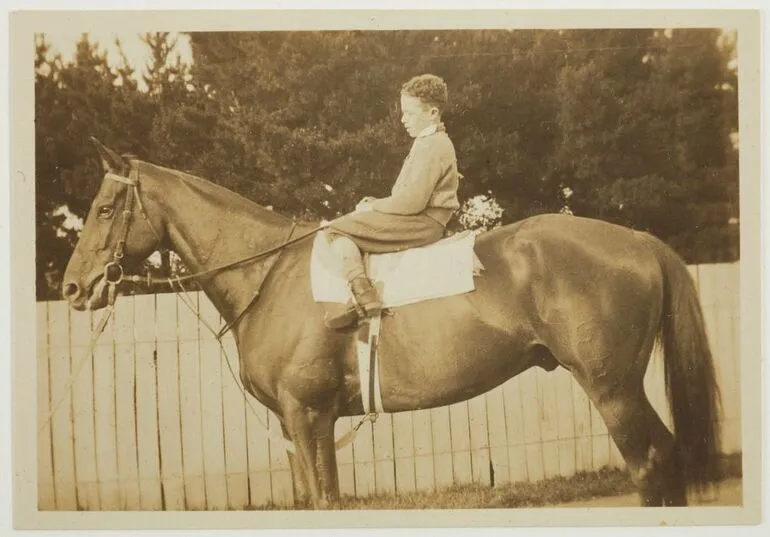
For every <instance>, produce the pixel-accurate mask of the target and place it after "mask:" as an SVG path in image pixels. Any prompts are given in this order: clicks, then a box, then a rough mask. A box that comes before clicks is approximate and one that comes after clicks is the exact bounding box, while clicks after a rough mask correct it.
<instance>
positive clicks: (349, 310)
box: [324, 277, 382, 329]
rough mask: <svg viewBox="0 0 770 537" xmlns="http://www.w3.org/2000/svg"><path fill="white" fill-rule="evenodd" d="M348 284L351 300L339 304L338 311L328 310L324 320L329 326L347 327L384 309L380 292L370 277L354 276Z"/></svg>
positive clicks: (336, 327)
mask: <svg viewBox="0 0 770 537" xmlns="http://www.w3.org/2000/svg"><path fill="white" fill-rule="evenodd" d="M348 286H349V288H350V293H351V295H352V298H351V300H350V301H349V302H348V303H347V304H339V309H338V310H337V311H327V312H326V315H325V317H324V322H325V323H326V326H328V327H329V328H335V329H340V328H346V327H348V326H352V325H354V324H356V323H357V322H358V321H360V320H362V319H366V318H368V317H374V316H376V315H377V314H379V313H380V312H381V311H382V301H381V300H380V296H379V293H378V292H377V289H376V288H375V287H374V285H372V282H371V280H370V279H369V278H366V277H357V278H354V279H352V280H351V281H349V282H348Z"/></svg>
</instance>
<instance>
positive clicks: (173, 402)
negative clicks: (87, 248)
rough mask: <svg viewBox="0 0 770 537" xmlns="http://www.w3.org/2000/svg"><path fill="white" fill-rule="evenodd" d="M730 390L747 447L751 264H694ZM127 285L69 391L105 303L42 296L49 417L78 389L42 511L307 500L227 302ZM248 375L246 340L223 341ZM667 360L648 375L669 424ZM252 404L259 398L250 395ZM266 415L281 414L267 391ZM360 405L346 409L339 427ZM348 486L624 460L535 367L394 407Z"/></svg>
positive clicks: (342, 456)
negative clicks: (253, 389)
mask: <svg viewBox="0 0 770 537" xmlns="http://www.w3.org/2000/svg"><path fill="white" fill-rule="evenodd" d="M690 269H691V274H692V275H693V277H694V279H695V281H696V283H697V285H698V289H699V294H700V298H701V301H702V305H703V310H704V314H705V318H706V323H707V329H708V334H709V339H710V342H711V345H712V349H713V352H714V356H715V359H716V366H717V375H718V381H719V384H720V388H721V390H722V398H723V410H724V412H723V416H722V418H721V419H722V423H723V428H724V429H723V430H724V438H723V445H722V451H723V452H725V453H730V452H738V451H740V450H741V426H740V386H739V378H740V371H739V365H740V346H739V343H740V323H739V310H740V304H739V278H738V276H739V265H738V264H719V265H700V266H693V267H690ZM190 298H191V299H192V301H193V302H194V303H195V304H196V305H197V306H198V307H199V308H200V310H201V311H202V314H203V315H202V317H203V320H199V319H197V318H196V317H195V316H194V315H193V314H192V313H191V312H190V310H189V309H188V308H187V307H186V306H185V305H184V304H182V303H181V302H179V301H178V299H177V298H176V297H175V296H174V295H173V294H160V295H145V296H136V297H123V298H120V299H119V300H118V301H117V304H116V308H115V314H114V317H113V319H112V320H111V321H110V323H109V324H108V326H107V329H106V331H105V333H104V334H102V336H101V338H100V339H99V340H98V344H97V345H96V348H95V350H94V353H93V359H92V360H90V361H89V362H88V363H87V365H86V367H85V368H84V369H83V371H82V372H81V373H80V375H79V376H78V377H77V380H76V381H75V383H74V385H73V387H72V389H71V390H69V391H66V383H67V380H68V378H69V376H70V372H71V370H72V368H73V367H74V364H76V363H77V362H78V360H79V359H80V358H81V357H82V356H83V355H84V353H86V352H87V349H88V344H89V341H90V337H91V329H92V327H93V326H95V324H96V322H98V319H99V318H100V316H101V313H100V312H96V313H93V314H91V313H79V312H74V311H71V310H70V309H69V308H68V306H67V304H66V303H64V302H48V303H44V302H41V303H38V305H37V312H38V322H37V338H38V346H37V348H38V352H37V372H38V375H37V377H38V397H37V402H38V415H39V416H40V420H41V423H42V421H43V419H44V416H46V415H47V413H48V412H49V410H50V405H51V404H52V402H54V401H57V400H58V399H59V397H60V396H65V397H66V398H65V400H64V403H63V404H62V405H61V407H60V408H59V410H58V411H57V412H56V414H55V415H54V416H53V418H52V420H51V421H50V425H49V426H47V427H46V428H45V429H43V430H42V431H41V432H40V434H39V438H38V443H37V449H38V501H39V507H40V509H41V510H53V509H58V510H74V509H81V510H136V509H139V510H160V509H167V510H180V509H197V510H202V509H208V510H222V509H243V508H244V507H247V506H259V505H264V504H266V503H268V502H273V503H276V504H289V503H291V502H292V501H293V493H292V484H291V475H290V472H289V465H288V459H287V457H286V454H285V452H284V451H282V449H281V447H280V446H279V445H277V444H275V443H271V442H269V441H268V440H267V437H266V435H265V433H264V431H263V429H262V427H261V426H260V425H259V421H258V420H257V418H256V417H255V415H254V413H253V411H252V409H251V407H249V406H247V404H246V403H245V401H244V398H243V396H242V395H241V392H240V390H239V388H238V384H236V380H235V379H234V378H233V376H232V375H231V373H230V371H229V369H228V368H227V365H226V362H225V361H224V360H223V359H222V358H223V356H222V352H221V350H220V347H219V344H218V343H217V342H216V340H215V339H214V337H213V336H212V335H211V334H210V333H209V331H208V330H206V328H205V325H203V324H202V323H203V322H204V321H205V322H208V323H210V324H211V325H213V326H218V325H219V322H220V317H219V314H218V313H217V312H216V310H215V309H214V308H213V307H212V305H211V303H210V302H209V301H208V300H207V299H206V297H205V296H204V295H203V294H199V293H192V294H191V295H190ZM224 345H225V348H226V352H227V353H228V355H229V356H230V357H231V359H232V362H233V366H234V367H235V368H236V369H235V373H236V375H237V373H238V371H237V353H236V350H235V345H234V343H233V340H232V337H226V338H225V339H224ZM662 378H663V377H662V363H661V360H660V357H659V356H657V355H654V356H653V361H652V363H651V366H650V368H649V370H648V374H647V377H646V379H645V383H646V387H647V393H648V395H649V396H650V399H651V401H652V404H653V406H654V407H655V408H656V410H658V412H659V413H660V414H661V415H662V416H663V417H664V421H666V422H667V424H669V426H670V419H669V417H668V410H667V405H666V402H665V392H664V388H663V382H662ZM252 401H253V400H252ZM253 405H254V408H256V410H257V413H258V414H259V418H260V419H261V420H262V421H263V422H265V423H269V424H270V425H271V426H272V427H276V423H275V418H274V416H273V415H272V414H271V413H269V412H268V411H267V410H266V409H265V408H264V407H263V406H261V405H260V404H259V403H258V402H256V401H253ZM356 420H357V418H343V419H340V420H339V422H338V424H337V436H338V437H339V436H341V435H342V434H344V433H345V432H347V431H348V430H349V429H350V428H351V427H352V425H353V424H354V423H355V422H356ZM338 462H339V474H340V482H341V489H342V492H343V494H353V495H356V496H366V495H370V494H374V493H401V492H409V491H415V490H426V489H428V490H430V489H434V488H438V487H442V486H445V485H450V484H453V483H471V482H473V483H483V484H492V483H493V482H494V484H502V483H508V482H516V481H537V480H540V479H543V478H546V477H551V476H557V475H562V476H569V475H572V474H574V473H575V472H579V471H583V470H597V469H600V468H602V467H605V466H622V465H623V461H622V460H621V458H620V455H619V453H618V451H617V448H616V447H615V444H614V442H613V441H612V440H611V439H610V437H609V435H608V434H607V428H606V427H605V425H604V423H603V422H602V420H601V418H600V417H599V415H598V413H597V412H596V409H595V408H594V407H593V405H592V404H591V402H590V401H589V400H588V398H587V397H586V395H585V393H584V392H583V390H582V389H581V388H580V387H579V386H578V384H577V383H575V382H574V381H573V379H572V377H571V375H570V374H569V373H568V372H567V371H566V370H564V369H562V368H559V369H557V370H556V371H554V372H551V373H546V372H544V371H542V370H540V369H532V370H529V371H526V372H525V373H523V374H521V375H519V376H518V377H515V378H513V379H511V380H509V381H508V382H506V383H505V384H503V385H502V386H500V387H498V388H496V389H494V390H492V391H490V392H488V393H486V394H484V395H482V396H479V397H475V398H473V399H471V400H469V401H466V402H462V403H458V404H455V405H451V406H448V407H442V408H435V409H431V410H421V411H414V412H403V413H397V414H385V415H381V416H380V417H379V419H378V420H377V422H376V424H375V425H374V426H372V425H371V424H369V423H367V424H365V425H364V426H363V427H362V428H361V429H360V430H359V434H358V436H357V438H356V440H355V441H354V442H353V443H352V444H351V445H348V446H347V447H346V448H344V449H342V450H340V451H339V452H338Z"/></svg>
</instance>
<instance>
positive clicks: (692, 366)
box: [653, 239, 721, 489]
mask: <svg viewBox="0 0 770 537" xmlns="http://www.w3.org/2000/svg"><path fill="white" fill-rule="evenodd" d="M653 242H654V243H655V244H656V248H655V250H656V254H657V258H658V262H659V263H660V266H661V269H662V272H663V286H664V291H663V293H664V294H663V314H662V318H661V326H660V335H659V339H660V340H661V342H662V344H663V353H664V371H665V382H666V395H667V397H668V402H669V407H670V409H671V415H672V418H673V427H674V439H675V440H674V450H675V451H674V456H675V457H676V458H677V459H678V461H679V463H680V464H681V469H682V472H683V477H684V479H685V483H687V484H689V485H691V486H694V487H695V488H696V489H702V488H703V487H705V486H706V485H708V484H709V483H712V482H714V481H716V480H717V479H719V447H720V434H721V433H720V422H719V411H720V408H719V407H720V395H719V388H718V386H717V382H716V373H715V370H714V360H713V357H712V355H711V349H710V348H709V343H708V336H707V334H706V328H705V323H704V320H703V312H702V310H701V305H700V301H699V299H698V292H697V289H696V287H695V283H694V282H693V279H692V277H691V276H690V273H689V272H688V270H687V266H686V265H685V264H684V262H683V261H682V259H681V258H680V257H679V256H678V255H677V254H676V253H675V252H674V251H673V250H672V249H671V248H669V247H668V246H667V245H665V244H664V243H663V242H661V241H658V240H657V239H653Z"/></svg>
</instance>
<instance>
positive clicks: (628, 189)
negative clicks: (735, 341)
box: [35, 29, 738, 299]
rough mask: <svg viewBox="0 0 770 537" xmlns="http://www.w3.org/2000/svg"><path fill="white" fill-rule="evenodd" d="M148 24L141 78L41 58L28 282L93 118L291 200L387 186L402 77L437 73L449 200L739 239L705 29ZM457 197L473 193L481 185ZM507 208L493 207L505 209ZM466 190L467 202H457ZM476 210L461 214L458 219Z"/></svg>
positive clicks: (401, 152)
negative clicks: (184, 35) (158, 28)
mask: <svg viewBox="0 0 770 537" xmlns="http://www.w3.org/2000/svg"><path fill="white" fill-rule="evenodd" d="M189 37H190V39H191V44H192V50H193V58H194V61H193V64H192V65H186V64H184V63H183V62H181V61H180V60H179V59H178V58H177V59H176V60H175V59H174V42H173V40H172V39H171V36H170V35H169V34H165V33H160V34H147V35H145V36H144V42H145V43H146V45H147V47H148V50H149V51H150V52H151V55H150V56H151V60H150V61H149V62H148V64H147V65H146V66H144V70H145V72H144V74H143V77H142V79H141V80H142V81H143V83H144V84H143V87H139V84H138V83H137V78H136V77H135V67H134V66H131V65H129V64H128V62H127V61H126V60H125V58H124V59H123V60H122V61H121V62H119V64H118V65H117V66H116V65H114V64H110V62H108V59H107V58H106V55H105V54H104V53H101V52H100V51H99V50H98V47H97V46H96V45H95V44H93V43H90V42H89V41H88V39H87V38H86V37H84V38H83V39H82V40H81V41H80V42H79V43H78V46H77V54H76V56H75V58H74V59H73V61H71V62H67V63H65V62H64V61H63V60H62V59H61V58H59V57H54V58H51V57H50V54H49V50H48V45H47V44H46V43H45V41H44V40H40V41H39V42H38V54H37V59H36V73H37V77H36V85H35V86H36V87H35V90H36V121H37V128H36V161H37V175H36V181H37V187H38V198H37V199H38V202H37V226H38V228H37V241H38V249H37V251H38V282H39V284H38V297H39V298H41V299H42V298H49V297H54V296H56V294H57V293H58V290H57V289H56V286H57V281H58V280H57V275H58V276H59V277H60V274H61V272H62V270H63V268H64V266H65V265H66V261H67V258H68V256H69V252H70V251H71V248H72V244H73V241H74V240H76V232H74V231H72V230H69V231H68V230H66V229H63V228H62V225H61V224H62V219H63V217H62V216H56V215H55V214H54V213H55V211H56V209H57V208H58V207H60V206H62V205H66V206H67V207H69V209H70V210H71V211H72V212H74V213H75V214H77V215H79V216H81V217H82V216H84V215H85V212H86V211H87V208H88V206H89V203H90V200H91V198H92V196H93V193H94V188H95V185H96V183H97V182H98V181H99V169H98V163H97V160H96V155H95V153H94V151H93V150H92V148H91V146H90V145H89V143H88V137H89V136H91V135H94V136H97V137H98V138H100V139H101V140H103V141H105V142H106V143H107V144H108V145H110V146H112V147H115V148H116V149H118V150H120V151H130V152H132V153H135V154H137V155H139V156H140V157H141V158H144V159H146V160H150V161H153V162H156V163H158V164H162V165H164V166H168V167H172V168H177V169H181V170H185V171H188V172H191V173H194V174H197V175H201V176H203V177H206V178H208V179H210V180H212V181H215V182H217V183H219V184H222V185H224V186H226V187H228V188H231V189H233V190H235V191H237V192H239V193H241V194H243V195H245V196H247V197H250V198H252V199H254V200H255V201H257V202H258V203H261V204H263V205H269V206H272V207H273V208H274V209H275V210H276V211H280V212H282V213H284V214H287V215H293V216H296V217H298V218H333V217H334V216H337V215H339V214H343V213H345V212H347V211H349V210H351V209H352V208H353V206H354V204H355V202H356V201H357V200H358V199H360V198H361V197H363V196H364V195H375V196H382V195H386V194H387V192H388V190H389V189H390V187H391V185H392V183H393V181H394V180H395V177H396V174H397V173H398V170H399V167H400V164H401V162H402V160H403V158H404V156H405V155H406V153H407V151H408V148H409V145H410V143H411V140H410V139H409V137H408V136H407V135H406V133H405V132H404V130H403V128H402V127H401V125H400V121H399V117H400V112H399V109H398V93H399V89H400V86H401V84H402V83H403V82H405V81H406V80H407V79H409V78H410V77H411V76H413V75H415V74H419V73H422V72H431V73H435V74H437V75H440V76H442V77H443V78H444V79H445V80H446V82H447V84H448V86H449V88H450V106H449V109H448V110H447V112H446V115H445V117H444V121H445V123H446V126H447V130H448V132H449V134H450V136H451V138H452V140H453V141H454V143H455V146H456V149H457V154H458V160H459V167H460V171H461V173H462V174H463V175H464V180H463V181H462V184H461V197H462V200H463V201H471V200H479V199H484V200H487V201H489V200H491V201H493V202H494V203H493V204H492V205H489V206H494V207H495V208H496V210H497V211H498V213H497V214H496V215H495V218H494V221H495V222H500V223H503V224H504V223H509V222H512V221H515V220H519V219H521V218H525V217H527V216H530V215H533V214H539V213H543V212H558V211H560V210H562V209H564V208H565V204H566V205H568V210H570V211H571V212H572V213H574V214H576V215H580V216H589V217H596V218H602V219H605V220H609V221H612V222H617V223H620V224H622V225H626V226H630V227H633V228H636V229H641V230H646V231H650V232H652V233H654V234H656V235H657V236H659V237H661V238H662V239H663V240H665V241H667V242H668V243H669V244H671V245H672V246H674V247H675V248H676V249H677V251H678V252H679V253H680V254H681V255H682V256H683V257H685V259H686V260H687V261H689V262H715V261H731V260H734V259H737V257H738V225H737V222H738V220H737V219H738V166H737V162H738V160H737V150H736V149H735V148H734V147H733V144H732V139H731V136H734V135H735V134H736V133H737V130H738V124H737V106H738V104H737V85H738V81H737V76H736V72H735V70H733V69H731V68H730V66H731V64H730V62H731V60H732V58H733V57H734V43H733V42H732V41H730V39H726V38H725V36H723V35H721V34H720V32H719V31H716V30H712V29H686V30H685V29H683V30H673V31H662V30H653V29H635V30H625V29H623V30H621V29H616V30H565V31H554V30H531V31H524V30H516V31H466V30H463V31H460V30H451V31H380V32H360V31H345V32H249V33H228V32H216V33H194V34H190V36H189ZM466 207H469V208H471V209H472V210H475V211H478V207H480V205H479V204H478V203H475V204H474V203H473V202H469V203H467V204H466ZM500 209H502V214H500ZM469 210H470V209H469ZM477 221H478V222H481V221H483V222H486V223H489V222H490V220H489V219H485V218H483V217H482V218H476V217H474V218H465V219H458V220H457V221H456V222H455V223H454V225H455V226H462V225H469V224H468V223H469V222H477Z"/></svg>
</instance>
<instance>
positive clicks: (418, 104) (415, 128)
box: [401, 93, 439, 138]
mask: <svg viewBox="0 0 770 537" xmlns="http://www.w3.org/2000/svg"><path fill="white" fill-rule="evenodd" d="M438 121H439V113H438V109H437V108H436V107H435V106H428V105H427V104H425V103H424V102H422V101H421V100H420V99H419V98H417V97H412V96H411V95H406V94H403V93H402V94H401V123H402V124H403V125H404V128H405V129H406V132H408V133H409V136H411V137H412V138H415V137H416V136H417V135H418V134H420V132H422V130H423V129H424V128H425V127H428V126H429V125H433V124H435V123H438Z"/></svg>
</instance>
